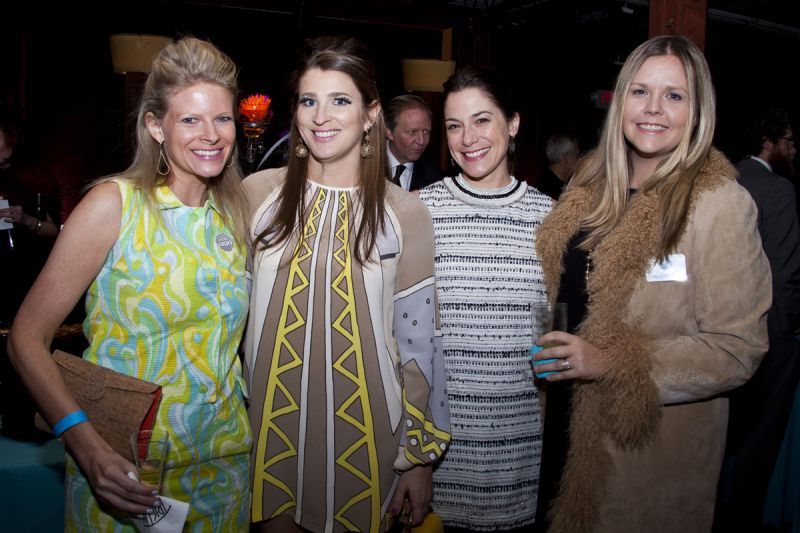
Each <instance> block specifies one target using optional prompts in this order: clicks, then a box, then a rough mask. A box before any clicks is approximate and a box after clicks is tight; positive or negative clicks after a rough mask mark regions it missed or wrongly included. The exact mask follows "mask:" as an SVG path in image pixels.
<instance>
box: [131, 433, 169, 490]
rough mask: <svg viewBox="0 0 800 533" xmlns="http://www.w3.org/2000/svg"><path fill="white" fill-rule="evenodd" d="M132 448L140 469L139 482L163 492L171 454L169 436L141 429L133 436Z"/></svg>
mask: <svg viewBox="0 0 800 533" xmlns="http://www.w3.org/2000/svg"><path fill="white" fill-rule="evenodd" d="M131 447H132V449H133V457H134V459H135V460H136V467H137V468H138V469H139V481H141V482H143V483H147V484H148V485H152V486H154V487H156V488H157V489H158V491H159V492H161V478H162V477H163V475H164V466H165V465H166V463H167V453H169V436H168V435H167V434H166V433H164V432H161V431H159V432H155V431H153V430H150V429H141V430H139V431H136V432H134V433H132V434H131Z"/></svg>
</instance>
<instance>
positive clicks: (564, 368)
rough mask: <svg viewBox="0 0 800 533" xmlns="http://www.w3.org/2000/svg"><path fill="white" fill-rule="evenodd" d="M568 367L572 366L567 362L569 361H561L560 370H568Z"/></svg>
mask: <svg viewBox="0 0 800 533" xmlns="http://www.w3.org/2000/svg"><path fill="white" fill-rule="evenodd" d="M570 368H572V365H571V364H569V361H567V360H566V359H564V360H563V361H561V370H569V369H570Z"/></svg>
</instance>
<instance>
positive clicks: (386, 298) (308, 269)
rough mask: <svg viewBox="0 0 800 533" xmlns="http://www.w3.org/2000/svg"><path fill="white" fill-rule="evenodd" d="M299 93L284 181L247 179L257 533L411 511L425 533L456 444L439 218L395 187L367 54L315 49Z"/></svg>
mask: <svg viewBox="0 0 800 533" xmlns="http://www.w3.org/2000/svg"><path fill="white" fill-rule="evenodd" d="M292 89H293V97H294V106H295V107H294V111H293V119H292V127H291V135H290V160H289V164H288V167H287V168H282V169H275V170H267V171H264V172H259V173H257V174H254V175H252V176H250V177H248V178H247V180H245V188H246V190H247V191H248V196H249V198H250V202H251V205H252V206H253V214H252V218H251V231H252V236H253V238H254V249H255V254H254V259H253V293H252V297H251V306H250V309H251V314H250V326H249V329H248V333H247V337H246V342H245V354H246V360H247V367H248V370H249V377H250V384H251V404H250V420H251V424H252V426H253V428H254V435H255V446H254V449H253V485H252V488H253V508H252V520H253V521H254V522H260V523H261V530H262V531H280V532H284V531H293V530H294V531H300V530H307V531H315V532H322V531H333V532H343V531H364V532H367V531H369V532H375V533H377V532H378V531H381V530H382V529H381V528H382V527H383V526H385V525H386V522H387V518H386V514H387V513H389V514H391V515H398V514H400V513H401V512H402V511H403V507H404V503H405V501H406V500H407V501H408V505H409V509H410V512H411V514H412V516H411V521H413V522H414V523H419V522H420V521H421V520H422V518H423V516H424V514H425V513H426V512H427V509H428V505H429V502H430V498H431V468H430V465H431V464H432V463H433V462H435V461H437V460H438V459H439V457H440V456H441V455H442V453H443V451H444V450H445V449H446V447H447V443H448V442H449V439H450V436H449V432H448V431H449V420H448V411H447V404H446V399H445V396H444V373H443V371H442V370H441V368H439V365H440V364H441V360H440V357H439V354H436V353H435V334H434V290H433V230H432V227H431V218H430V215H429V214H428V212H427V210H426V209H425V206H424V205H423V204H422V203H421V202H420V201H419V199H417V198H416V196H414V195H412V194H409V193H407V192H405V191H403V190H402V189H400V188H399V187H397V186H396V185H393V184H391V183H389V182H387V181H386V173H385V160H386V155H385V145H386V141H385V137H384V131H385V127H384V124H383V118H382V115H381V108H380V103H379V100H378V92H377V87H376V85H375V75H374V70H373V68H372V64H371V63H370V62H369V61H368V60H366V52H365V50H364V49H363V46H362V45H360V43H358V42H357V41H355V40H354V39H342V38H320V39H316V40H313V41H311V42H309V43H308V46H307V49H306V51H305V55H304V57H303V61H302V63H301V65H300V67H299V68H298V70H297V72H296V73H295V76H294V78H293V83H292ZM299 528H302V529H299Z"/></svg>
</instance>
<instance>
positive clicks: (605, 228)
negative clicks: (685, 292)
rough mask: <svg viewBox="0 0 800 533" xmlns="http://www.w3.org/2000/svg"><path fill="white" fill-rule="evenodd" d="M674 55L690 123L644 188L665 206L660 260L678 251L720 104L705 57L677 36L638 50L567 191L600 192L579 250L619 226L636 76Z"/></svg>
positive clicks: (627, 171) (625, 191)
mask: <svg viewBox="0 0 800 533" xmlns="http://www.w3.org/2000/svg"><path fill="white" fill-rule="evenodd" d="M664 55H672V56H675V57H676V58H678V60H679V61H680V62H681V64H682V65H683V68H684V71H685V73H686V80H687V83H688V90H689V117H690V119H689V123H688V124H687V125H686V128H685V130H684V132H683V137H682V138H681V140H680V142H679V143H678V146H677V147H676V148H675V150H674V151H673V152H672V153H671V154H670V155H669V156H668V157H667V158H665V159H664V160H663V161H661V163H659V165H658V167H657V168H656V171H655V172H654V173H653V175H652V176H651V177H650V178H649V179H648V180H647V181H646V182H645V184H644V185H643V187H642V190H641V193H644V194H647V193H648V192H651V191H654V192H655V193H656V194H657V195H658V198H659V201H660V203H661V213H662V215H661V243H660V245H659V250H658V258H659V259H663V258H664V257H666V256H667V255H668V254H669V253H670V252H671V251H673V250H674V249H675V246H676V245H677V244H678V240H679V239H680V237H681V234H682V233H683V230H684V228H685V226H686V219H687V215H688V211H689V207H690V200H691V194H692V190H693V188H694V183H695V178H696V177H697V174H698V173H699V172H700V170H701V169H702V168H703V165H704V164H705V163H706V160H707V159H708V156H709V153H710V151H711V143H712V141H713V137H714V127H715V124H716V100H715V97H714V87H713V84H712V81H711V73H710V71H709V69H708V63H707V62H706V59H705V57H704V56H703V52H702V51H701V50H700V49H699V48H698V47H697V46H696V45H695V44H694V43H692V42H691V41H690V40H688V39H687V38H685V37H682V36H679V35H662V36H659V37H654V38H652V39H650V40H648V41H645V42H644V43H642V44H641V45H639V46H638V47H637V48H636V49H635V50H634V51H633V52H631V54H630V55H629V56H628V58H627V59H626V60H625V64H624V65H623V66H622V70H621V71H620V73H619V76H618V77H617V82H616V84H615V86H614V99H613V100H612V103H611V107H610V109H609V110H608V115H607V116H606V120H605V123H604V125H603V130H602V133H601V136H600V142H599V144H598V147H597V148H596V149H595V150H594V151H593V152H592V153H591V154H589V155H588V156H586V158H585V159H584V161H583V162H582V164H581V165H580V168H579V169H578V171H577V172H576V174H575V176H574V177H573V178H572V180H571V181H570V184H569V187H581V186H583V187H591V188H597V189H598V194H597V195H596V196H595V198H596V201H595V204H594V206H592V210H591V211H590V212H589V214H588V215H587V216H586V218H585V219H584V220H583V221H582V227H583V228H584V229H586V230H588V235H587V237H586V239H585V240H584V242H583V243H582V245H581V247H582V248H584V249H587V250H591V249H592V248H593V247H594V246H595V245H596V244H597V243H598V242H599V241H600V240H602V239H603V237H605V236H606V235H608V233H609V232H611V230H612V229H614V227H615V226H616V225H617V224H618V223H619V221H620V219H621V218H622V216H623V214H624V213H625V209H626V207H627V202H628V189H629V186H630V173H631V166H630V155H629V152H630V147H629V146H628V143H627V141H626V140H625V136H624V134H623V130H622V125H623V124H622V122H623V119H622V117H623V112H624V108H625V100H626V99H627V98H628V93H629V91H630V86H631V83H632V81H633V78H634V76H635V75H636V73H637V72H638V71H639V69H640V68H641V67H642V65H643V64H644V62H645V61H647V59H649V58H651V57H654V56H664Z"/></svg>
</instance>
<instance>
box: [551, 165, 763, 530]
mask: <svg viewBox="0 0 800 533" xmlns="http://www.w3.org/2000/svg"><path fill="white" fill-rule="evenodd" d="M735 176H736V172H735V170H734V169H733V167H732V166H731V165H730V163H729V162H728V161H727V160H726V159H725V157H724V156H723V155H722V154H720V153H719V152H717V151H712V153H711V155H710V157H709V160H708V162H707V163H706V165H705V167H704V168H703V170H702V171H701V173H700V175H698V177H697V181H696V185H695V190H694V192H693V195H692V205H691V207H690V211H689V219H688V222H687V225H686V229H685V232H684V234H683V236H682V238H681V239H680V242H679V244H678V247H677V250H676V251H675V253H678V254H683V256H684V257H685V260H686V274H687V275H688V278H687V279H686V280H685V281H647V280H646V273H647V272H648V269H649V268H650V266H651V261H652V259H653V258H654V257H655V255H656V249H657V245H658V242H659V238H660V225H659V224H660V222H659V221H660V213H661V207H660V202H659V200H658V197H657V196H656V195H655V193H647V194H645V193H643V192H640V193H637V194H636V195H635V196H634V197H633V198H632V199H631V202H630V204H629V206H628V209H627V211H626V213H625V215H624V217H623V219H622V220H621V221H620V223H619V224H618V225H617V227H616V228H615V229H614V230H613V231H612V232H611V233H610V234H609V235H608V236H607V237H606V238H605V239H604V240H603V241H602V242H600V243H599V244H598V245H597V246H596V247H595V248H594V250H592V251H591V252H590V260H591V264H592V270H591V273H590V275H589V277H588V293H589V305H588V308H587V313H586V318H585V319H584V322H583V323H582V324H581V327H580V330H579V331H580V334H581V336H583V337H584V338H585V339H586V340H588V341H589V342H591V343H592V344H594V345H595V346H596V347H598V348H599V349H600V350H601V351H602V352H603V355H604V356H605V357H606V358H607V359H608V371H607V372H606V374H604V375H603V377H601V378H599V379H597V380H594V381H578V382H576V383H575V388H574V399H573V405H572V410H571V423H570V435H571V442H570V449H569V452H568V455H567V463H566V465H565V467H564V471H563V475H562V480H561V485H560V490H559V493H558V496H557V497H556V500H555V501H554V502H553V505H552V507H551V517H552V519H553V522H552V526H551V529H550V531H551V532H558V533H580V532H589V531H591V532H607V531H609V532H610V531H613V532H644V531H647V532H648V533H658V532H680V533H692V532H708V531H710V529H711V521H712V517H713V513H714V499H715V494H716V487H717V480H718V476H719V471H720V467H721V463H722V455H723V451H724V447H725V432H726V427H727V416H728V404H727V399H723V398H719V397H717V395H719V394H720V393H722V392H724V391H727V390H729V389H732V388H734V387H737V386H739V385H741V384H742V383H744V382H745V381H746V380H747V379H748V378H749V377H750V376H751V375H752V373H753V372H754V371H755V369H756V367H757V366H758V363H759V362H760V360H761V357H762V356H763V354H764V352H766V350H767V329H766V312H767V309H768V308H769V306H770V301H771V288H770V287H771V285H770V270H769V264H768V262H767V259H766V257H765V256H764V253H763V250H762V247H761V242H760V239H759V236H758V232H757V228H756V207H755V205H754V203H753V201H752V199H751V197H750V195H749V194H748V193H747V191H746V190H744V189H743V188H742V187H741V186H739V185H738V184H737V183H736V181H735ZM591 195H592V191H591V190H588V189H586V188H574V189H569V190H568V191H566V192H565V193H564V194H563V195H562V196H561V201H560V202H559V204H558V205H557V206H556V208H555V209H554V210H553V212H552V213H551V215H550V216H549V217H548V218H547V219H546V220H545V222H544V224H543V225H542V227H541V228H540V230H539V232H538V234H537V249H538V252H539V255H540V257H541V258H542V262H543V266H544V271H545V279H546V283H547V285H548V290H549V293H550V294H551V295H555V294H557V293H558V283H559V280H560V276H561V271H562V268H563V264H562V261H563V257H564V252H565V249H566V245H567V243H568V242H569V240H570V238H571V237H572V236H573V235H574V234H575V233H576V232H577V231H578V230H579V226H580V220H581V219H582V217H583V216H584V215H585V214H586V213H587V210H588V208H589V205H590V202H589V200H590V198H591ZM565 416H566V413H565Z"/></svg>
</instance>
